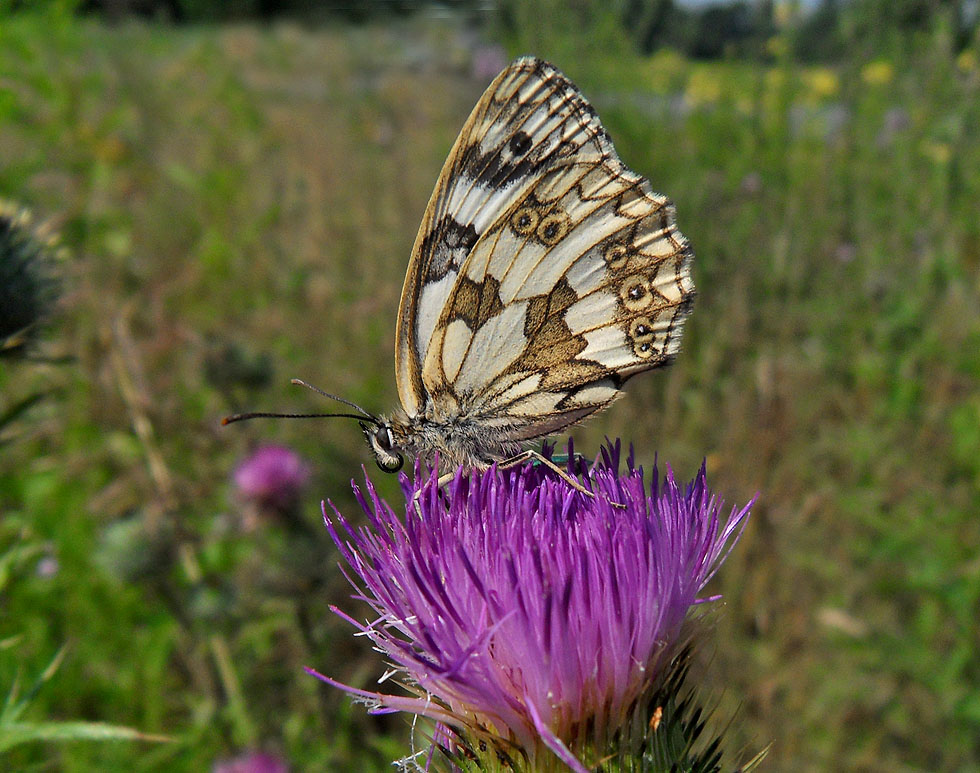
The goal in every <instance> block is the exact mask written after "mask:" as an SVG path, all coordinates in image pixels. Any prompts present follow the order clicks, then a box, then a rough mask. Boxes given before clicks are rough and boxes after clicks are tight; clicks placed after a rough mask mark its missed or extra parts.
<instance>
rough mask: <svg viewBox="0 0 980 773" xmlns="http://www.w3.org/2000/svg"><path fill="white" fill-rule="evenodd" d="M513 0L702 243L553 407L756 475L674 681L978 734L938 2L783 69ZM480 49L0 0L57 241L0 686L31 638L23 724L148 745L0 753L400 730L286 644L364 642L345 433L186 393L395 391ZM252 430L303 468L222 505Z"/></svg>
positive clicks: (880, 750)
mask: <svg viewBox="0 0 980 773" xmlns="http://www.w3.org/2000/svg"><path fill="white" fill-rule="evenodd" d="M518 29H522V30H523V32H522V36H517V37H514V36H511V37H510V38H508V39H507V40H506V41H505V44H506V46H507V56H510V55H516V54H519V53H535V54H537V55H540V56H543V57H545V58H549V59H552V60H553V61H554V62H555V63H556V64H557V65H558V66H559V67H561V68H562V69H563V70H565V71H566V72H567V73H568V75H569V76H570V77H571V78H572V79H573V80H575V81H576V82H577V83H578V84H579V86H580V87H581V88H582V89H583V91H584V92H585V93H586V95H587V96H589V98H590V99H591V100H592V102H593V104H594V105H595V106H596V108H597V110H598V111H599V113H600V115H601V116H602V118H603V121H604V123H605V125H606V127H607V128H608V130H609V131H610V133H611V134H612V137H613V139H614V141H615V142H616V146H617V148H618V149H619V152H620V154H621V156H622V157H623V159H624V160H625V161H626V162H627V164H628V165H629V166H631V167H632V168H633V169H636V170H637V171H640V172H642V173H643V174H645V175H647V176H648V177H649V178H650V179H651V180H652V181H653V184H654V187H655V188H656V189H658V190H660V191H663V192H666V193H668V194H669V195H670V196H671V197H672V198H673V199H674V201H675V203H676V206H677V210H678V221H679V225H680V227H681V229H682V230H683V232H684V233H685V234H686V235H687V236H688V237H689V238H690V240H691V242H692V244H693V246H694V248H695V251H696V254H697V260H696V265H695V281H696V283H697V286H698V292H699V295H698V300H697V303H696V306H695V311H694V314H693V315H692V317H691V319H690V322H689V323H688V327H687V332H686V334H685V336H686V337H685V343H684V348H683V351H682V353H681V355H680V357H679V358H678V360H677V363H676V364H675V365H674V366H673V367H672V368H670V369H669V370H667V371H664V372H659V373H654V374H650V375H645V376H643V377H640V378H638V379H636V380H634V381H633V382H631V383H630V385H629V388H628V395H627V397H626V398H625V399H623V400H622V401H620V402H619V403H617V404H616V405H615V406H613V407H612V408H611V409H610V410H609V411H607V412H606V413H604V414H603V415H601V416H600V417H598V418H596V419H595V420H593V421H591V422H590V423H589V424H587V425H586V426H584V427H582V428H580V429H577V430H576V431H575V432H574V433H573V434H574V437H575V445H576V448H577V449H579V450H583V451H585V452H586V453H587V452H588V449H594V448H597V447H598V444H599V443H600V441H601V439H602V438H603V436H610V437H622V438H624V439H625V440H631V441H632V442H633V443H634V444H635V445H636V449H637V455H638V457H639V458H640V460H641V461H643V462H645V463H646V464H649V463H651V462H652V461H653V459H654V456H655V455H657V454H659V458H660V460H661V461H662V462H663V461H666V462H668V463H670V464H671V465H672V466H673V468H674V469H675V470H676V471H677V474H678V478H679V479H690V478H691V477H693V475H694V473H695V471H696V470H697V468H698V466H699V465H700V463H701V461H702V458H704V457H706V458H707V466H708V476H709V480H710V482H711V486H712V488H713V489H714V490H715V491H718V492H721V493H723V494H724V495H725V496H726V497H727V498H728V499H729V501H730V502H732V503H744V502H745V501H747V500H748V499H749V498H750V497H752V496H753V495H754V494H755V493H756V492H759V494H760V498H759V503H758V504H757V505H756V507H755V509H754V512H753V517H752V521H751V522H750V524H749V527H748V530H747V532H746V534H745V537H744V538H743V540H742V542H741V544H740V545H739V547H738V548H737V549H736V551H735V552H734V553H733V554H732V556H731V558H730V559H729V561H728V563H727V564H726V565H725V567H724V568H723V570H722V572H721V573H720V575H719V577H718V578H716V580H715V581H714V586H713V587H714V590H715V591H716V592H719V593H722V594H724V597H725V599H726V604H725V607H724V608H723V610H722V611H721V612H720V613H719V614H717V616H716V617H715V618H713V624H714V628H713V630H712V631H711V632H710V633H709V634H708V636H707V637H706V638H707V639H708V650H709V653H708V654H709V656H710V657H709V658H706V661H707V662H706V663H705V665H704V667H703V673H702V676H701V678H702V680H703V681H704V683H705V684H706V685H707V689H708V690H713V691H714V693H713V694H716V695H717V696H718V698H717V702H718V704H719V708H718V716H719V717H722V718H724V717H727V716H729V715H731V713H733V712H737V714H736V719H735V721H734V722H733V723H732V725H731V728H730V730H729V731H728V734H727V738H728V739H729V743H730V746H731V747H732V748H733V749H736V750H737V749H740V748H745V749H746V750H748V751H749V752H750V754H751V753H754V751H756V750H758V749H759V748H760V747H761V746H764V745H765V744H767V743H769V742H770V741H771V742H773V747H772V751H771V753H770V756H769V759H768V761H767V762H766V764H765V765H764V766H763V768H762V769H768V770H797V771H816V770H833V769H837V770H854V771H894V770H908V771H913V770H921V771H939V770H949V771H953V770H957V771H969V770H980V740H978V739H980V689H978V685H980V655H978V652H980V633H978V631H980V627H978V626H977V618H978V612H980V518H978V517H977V516H978V513H980V218H978V201H980V129H978V127H980V59H978V54H980V50H978V48H977V42H976V41H974V42H973V43H972V45H971V46H968V47H966V48H965V49H963V50H955V49H954V48H953V47H952V46H951V44H950V36H949V35H948V34H947V32H946V30H944V28H943V27H942V25H937V26H936V27H935V28H934V29H932V30H930V31H929V33H928V34H926V33H923V34H921V35H919V36H918V37H916V38H915V40H914V41H913V43H914V44H910V45H907V46H904V47H895V48H893V49H890V50H884V51H881V52H878V53H876V55H875V56H873V57H868V56H864V55H862V56H860V57H859V56H853V57H847V56H844V57H842V58H841V59H840V61H839V62H837V63H834V64H824V65H806V66H804V65H800V64H797V63H795V62H794V61H793V60H792V59H791V58H790V57H789V56H788V55H787V54H786V51H785V46H784V45H782V44H781V41H780V38H779V35H778V34H777V35H776V36H775V37H774V38H773V39H772V40H771V41H770V42H769V46H770V48H769V51H770V55H769V57H768V60H767V61H764V62H751V61H746V60H741V61H717V62H695V61H691V60H688V59H686V58H684V57H682V56H680V55H678V54H676V53H671V52H670V51H668V50H661V51H659V52H657V53H654V54H652V55H650V56H645V57H641V56H639V55H636V54H634V53H632V52H631V51H630V50H629V49H627V48H623V47H617V46H615V45H613V44H612V43H609V45H608V46H607V45H605V43H606V42H608V41H610V40H612V39H613V38H614V36H615V35H614V31H609V32H608V33H602V34H597V35H596V36H594V38H593V39H592V43H593V45H589V46H583V45H581V43H582V40H581V39H579V40H577V41H576V39H574V38H570V37H568V36H566V35H564V33H563V32H562V30H557V31H555V30H549V29H545V28H544V27H539V28H535V29H534V30H530V26H528V27H524V28H521V27H519V28H518ZM529 30H530V31H529ZM488 45H489V44H488V43H486V42H481V41H480V39H479V37H478V36H477V35H476V34H475V33H473V32H471V31H470V30H468V29H466V28H464V27H463V25H462V24H461V23H460V22H458V21H455V20H454V19H452V18H448V19H447V18H432V17H427V16H421V17H416V18H413V19H407V20H400V21H397V22H393V23H389V24H369V25H366V26H346V25H334V26H330V25H324V26H321V27H317V28H306V27H303V26H300V25H297V24H294V23H288V22H279V23H276V24H273V25H270V26H265V27H260V26H255V25H249V24H237V25H226V26H189V27H180V28H173V27H166V26H155V25H149V24H140V23H132V22H130V23H124V24H120V25H116V26H104V25H101V24H100V23H98V22H97V21H94V20H79V19H78V18H76V17H74V16H70V15H67V14H60V13H58V12H57V11H51V12H49V13H47V14H44V15H32V14H17V15H14V16H11V17H9V18H4V19H3V20H2V23H0V50H2V51H3V55H2V57H0V84H2V89H0V159H2V161H0V195H2V196H4V197H6V198H8V199H13V200H16V201H17V202H19V203H21V204H24V205H27V206H30V207H31V208H32V209H33V210H34V211H35V213H37V214H38V215H40V216H43V217H45V218H48V219H50V220H51V221H52V222H53V223H54V224H55V225H56V226H57V228H58V230H59V231H60V232H61V234H62V238H63V241H64V243H65V244H66V245H67V246H68V247H69V248H70V251H71V257H70V259H69V260H68V261H67V263H66V264H65V265H64V274H65V278H64V292H63V298H62V303H61V307H60V311H59V314H58V317H57V320H56V322H55V324H54V325H53V327H52V330H51V332H50V334H49V335H48V337H47V339H46V340H45V341H44V342H43V347H42V353H43V354H45V355H46V358H47V360H48V361H45V360H43V359H42V360H41V361H33V362H31V361H18V362H5V361H0V414H2V413H3V410H4V409H6V408H7V407H9V406H10V405H13V404H14V402H15V401H16V400H17V399H18V396H20V397H23V396H25V395H29V394H32V393H35V392H37V393H44V394H45V398H44V399H43V400H41V401H40V402H39V403H38V404H37V405H35V406H34V407H33V408H32V409H31V410H30V412H28V413H27V414H25V415H23V416H21V417H19V419H18V420H17V421H16V422H10V423H8V425H7V426H5V427H4V428H3V430H2V431H3V434H2V435H0V441H2V445H0V513H2V515H0V557H2V560H0V692H2V694H5V695H6V694H8V693H9V691H10V690H11V687H12V685H13V684H14V683H15V682H17V681H18V680H20V681H27V682H29V681H30V680H31V679H33V678H34V677H35V676H36V675H37V674H39V673H40V672H42V671H43V670H44V668H45V667H46V666H47V665H48V663H49V662H50V661H51V659H52V658H53V657H54V656H55V655H56V653H58V652H59V650H60V649H61V648H62V647H63V646H66V653H65V656H64V659H63V661H62V662H61V665H60V669H59V670H58V672H57V673H56V674H55V675H54V676H53V677H52V678H51V679H49V680H47V681H46V682H45V683H44V684H43V685H42V687H41V689H39V690H38V692H37V694H36V695H34V696H32V700H31V705H30V707H29V709H28V711H27V715H26V716H27V718H28V719H32V720H34V721H46V720H51V719H61V720H68V719H85V720H92V721H102V722H107V723H112V724H116V725H125V726H128V727H132V728H135V729H138V730H141V731H144V732H146V733H154V734H164V735H167V736H170V737H171V739H172V740H171V741H170V742H169V743H149V742H132V741H125V742H122V741H120V742H111V743H101V744H100V743H91V742H80V741H79V742H73V743H68V744H58V745H54V744H50V745H48V744H40V743H38V744H26V745H21V746H18V747H16V748H14V749H12V750H9V751H7V752H6V753H3V754H2V755H0V767H2V768H5V769H21V768H30V769H38V770H55V769H57V770H63V771H69V772H72V771H90V770H134V771H142V770H146V771H149V770H168V771H181V770H186V771H200V770H205V769H208V767H209V766H210V765H211V764H212V762H213V761H214V760H215V759H218V758H221V757H227V756H229V755H233V754H235V753H236V752H238V751H240V750H242V749H246V748H255V747H262V748H266V749H270V750H273V751H276V752H277V753H279V754H280V755H281V756H282V757H283V758H284V759H286V760H288V761H289V762H290V764H291V765H292V766H293V767H294V769H296V770H379V771H380V770H385V769H387V768H388V765H389V764H390V761H391V760H392V759H395V758H397V757H401V756H403V755H404V754H406V753H407V751H408V740H407V739H408V736H409V728H408V727H407V726H406V723H405V721H404V720H403V719H401V718H398V717H388V718H384V717H382V718H372V717H368V716H367V714H366V712H365V711H364V708H363V707H361V706H355V705H352V704H351V702H350V701H349V700H348V698H346V697H344V696H343V695H341V694H340V693H339V692H338V691H331V690H330V689H328V688H326V687H325V686H324V685H322V684H321V683H319V682H318V681H317V680H315V679H313V678H312V677H309V676H307V675H306V674H304V672H303V670H302V669H303V666H313V667H315V668H316V669H317V670H318V671H320V672H321V673H325V674H329V675H331V676H334V677H336V678H338V679H341V680H342V681H345V682H347V683H350V684H355V685H357V686H362V687H367V686H369V685H371V684H373V683H374V681H375V680H376V679H377V678H378V677H380V676H381V674H382V668H381V666H380V664H379V663H378V661H377V658H376V656H375V654H374V653H372V652H370V651H368V648H367V647H365V646H363V645H364V644H365V642H364V641H363V640H355V639H354V638H353V637H352V636H351V635H350V629H349V627H348V626H346V624H344V623H343V622H341V621H339V620H338V619H337V618H335V616H334V615H333V614H332V613H331V612H330V611H329V609H328V606H329V605H330V604H337V605H339V606H341V607H342V608H343V609H345V610H346V611H347V612H349V613H353V614H355V616H363V615H364V614H366V612H365V610H363V609H360V608H359V607H358V606H357V604H356V603H355V602H353V601H351V600H350V599H349V593H350V590H349V586H348V585H347V583H346V581H345V580H344V579H343V577H342V575H341V573H340V570H339V569H338V567H337V561H338V555H337V552H336V549H335V548H334V547H333V546H332V544H329V541H328V539H327V538H326V534H325V533H324V531H323V529H322V527H321V522H320V514H319V500H320V499H321V498H330V499H331V500H333V501H334V502H335V503H336V504H337V506H338V508H340V509H341V510H342V511H343V512H346V513H348V514H349V515H351V516H354V514H355V513H356V507H355V505H354V504H353V499H352V497H351V495H350V489H349V483H348V482H349V480H350V479H351V478H352V477H359V476H360V474H361V473H360V465H362V464H365V465H367V464H371V462H370V459H369V456H368V452H367V450H366V449H365V448H364V447H363V438H362V437H361V433H360V431H359V430H358V428H357V426H356V425H354V424H353V422H345V421H339V420H337V421H333V422H329V421H328V422H323V423H315V422H309V423H290V422H280V423H262V422H254V423H252V424H246V425H239V426H233V427H228V428H221V427H220V426H219V420H220V418H221V416H223V415H224V414H227V413H230V412H233V411H236V410H243V409H260V408H261V409H287V408H292V409H296V410H324V409H325V407H324V405H323V403H322V402H321V401H320V400H319V398H318V397H317V396H316V395H314V394H313V393H310V392H307V391H305V390H301V389H299V388H297V387H291V386H289V384H288V379H289V378H290V377H293V376H297V377H302V378H304V379H306V380H308V381H310V382H312V383H314V384H317V385H319V386H321V387H323V388H324V389H327V390H329V391H331V392H335V393H338V394H342V395H344V396H346V397H348V398H350V399H352V400H354V401H356V402H358V403H361V404H363V405H365V406H366V407H367V408H369V409H370V410H375V411H384V410H388V409H390V408H391V407H392V406H394V405H395V402H396V399H397V398H396V395H395V390H394V378H393V368H392V363H393V337H394V323H395V309H396V306H397V303H398V297H399V293H400V290H401V282H402V277H403V275H404V269H405V266H406V263H407V260H408V255H409V251H410V248H411V245H412V240H413V238H414V236H415V231H416V229H417V227H418V223H419V220H420V218H421V214H422V211H423V209H424V207H425V204H426V201H427V199H428V196H429V194H430V192H431V189H432V185H433V183H434V181H435V178H436V175H437V174H438V171H439V169H440V168H441V164H442V161H443V159H444V157H445V154H446V152H447V151H448V149H449V147H450V145H451V143H452V141H453V139H454V137H455V135H456V132H457V131H458V129H459V127H460V126H461V125H462V122H463V120H464V119H465V117H466V115H467V113H468V111H469V109H470V107H471V106H472V104H473V103H474V102H475V100H476V99H477V98H478V96H479V95H480V93H481V92H482V90H483V88H484V87H485V86H486V84H487V82H488V81H489V79H490V77H491V76H492V73H485V72H480V71H479V68H478V67H476V68H475V67H474V63H475V61H476V58H475V57H474V54H473V47H474V46H479V47H480V50H481V51H483V52H484V53H485V54H487V52H489V53H492V52H493V50H494V49H492V48H487V46H488ZM488 56H489V55H488ZM507 56H505V57H504V58H503V59H502V60H501V61H502V62H505V61H506V59H507ZM489 58H490V60H492V57H489ZM64 355H68V356H70V358H71V361H70V362H62V361H59V358H60V357H62V356H64ZM273 440H274V441H277V442H281V443H286V444H289V445H291V446H292V447H294V448H296V449H297V450H299V451H300V452H301V453H302V454H303V455H304V456H305V457H306V459H308V460H309V461H310V463H311V466H312V469H313V471H314V483H313V485H312V486H311V488H310V489H309V492H308V494H307V497H306V500H305V502H304V504H303V507H302V512H301V515H300V517H299V518H298V519H295V520H293V521H269V522H262V523H260V524H259V525H258V526H257V527H255V528H251V529H246V528H244V527H243V526H242V523H241V521H240V519H239V511H240V509H241V506H240V503H239V502H238V501H237V500H236V499H235V497H234V496H233V487H232V482H231V472H232V470H233V469H234V467H235V465H236V463H237V461H238V460H240V459H241V458H242V457H243V456H244V455H245V454H246V453H247V451H248V450H249V449H250V448H251V447H253V446H255V445H257V444H259V443H260V442H266V441H273ZM372 476H373V478H374V480H375V482H376V483H378V484H379V485H380V486H382V487H383V489H384V491H385V492H386V493H389V494H393V493H394V492H395V491H396V482H395V481H394V479H393V478H388V479H382V476H381V474H380V473H377V471H372ZM41 559H50V560H48V561H47V563H45V564H44V566H45V567H46V568H45V570H44V571H40V570H39V566H40V561H41Z"/></svg>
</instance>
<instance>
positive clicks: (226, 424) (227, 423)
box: [221, 416, 231, 427]
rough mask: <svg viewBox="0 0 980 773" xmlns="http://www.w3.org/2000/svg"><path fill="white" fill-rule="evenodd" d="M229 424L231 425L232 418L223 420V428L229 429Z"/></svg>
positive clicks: (228, 417)
mask: <svg viewBox="0 0 980 773" xmlns="http://www.w3.org/2000/svg"><path fill="white" fill-rule="evenodd" d="M229 424H231V416H225V417H224V418H223V419H222V420H221V426H222V427H227V426H228V425H229Z"/></svg>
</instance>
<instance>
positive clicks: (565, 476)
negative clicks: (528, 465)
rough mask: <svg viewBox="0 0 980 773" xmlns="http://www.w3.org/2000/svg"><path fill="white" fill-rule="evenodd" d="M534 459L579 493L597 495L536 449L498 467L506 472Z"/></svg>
mask: <svg viewBox="0 0 980 773" xmlns="http://www.w3.org/2000/svg"><path fill="white" fill-rule="evenodd" d="M532 459H533V460H534V461H536V462H537V463H538V464H543V465H544V466H545V467H547V468H548V469H549V470H551V471H552V472H554V473H555V474H556V475H557V476H558V477H559V478H561V479H562V480H563V481H565V482H566V483H567V484H568V485H569V486H571V487H572V488H573V489H575V490H576V491H579V492H581V493H583V494H586V495H588V496H590V497H594V496H595V494H593V493H592V492H591V491H589V490H588V489H587V488H585V486H583V485H582V484H581V483H579V482H578V481H577V480H575V478H573V477H572V476H571V475H569V474H568V473H567V472H565V471H564V470H563V469H562V468H561V467H559V466H558V465H557V464H555V463H554V462H553V461H551V459H549V458H548V457H547V456H542V455H541V454H540V453H538V452H537V451H535V450H534V449H529V450H527V451H523V452H521V453H519V454H518V455H517V456H512V457H511V458H510V459H505V460H504V461H502V462H500V464H498V465H497V469H499V470H506V469H508V468H510V467H518V466H520V465H522V464H524V462H529V461H531V460H532Z"/></svg>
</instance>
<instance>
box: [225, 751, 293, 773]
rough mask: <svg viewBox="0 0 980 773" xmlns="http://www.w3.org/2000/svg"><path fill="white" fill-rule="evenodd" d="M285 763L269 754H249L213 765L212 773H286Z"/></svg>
mask: <svg viewBox="0 0 980 773" xmlns="http://www.w3.org/2000/svg"><path fill="white" fill-rule="evenodd" d="M288 770H289V768H287V767H286V763H285V762H283V761H282V760H280V759H279V758H277V757H273V756H272V755H271V754H265V753H263V752H249V753H248V754H243V755H242V756H241V757H235V759H233V760H225V761H223V762H218V763H215V766H214V768H213V771H212V773H288Z"/></svg>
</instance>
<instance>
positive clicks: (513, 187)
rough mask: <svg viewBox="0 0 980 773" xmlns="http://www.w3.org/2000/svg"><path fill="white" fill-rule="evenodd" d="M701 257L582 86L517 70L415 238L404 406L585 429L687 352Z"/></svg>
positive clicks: (403, 351) (489, 106)
mask: <svg viewBox="0 0 980 773" xmlns="http://www.w3.org/2000/svg"><path fill="white" fill-rule="evenodd" d="M691 260H692V254H691V251H690V249H689V248H688V245H687V241H686V240H685V239H684V237H683V236H682V235H681V234H680V232H679V231H678V230H677V228H676V225H675V223H674V211H673V206H672V205H671V204H670V202H669V201H668V200H667V199H666V198H665V197H663V196H660V195H658V194H655V193H654V192H653V191H652V189H651V187H650V184H649V182H648V181H647V180H646V179H644V178H642V177H640V176H639V175H637V174H635V173H634V172H631V171H630V170H629V169H627V168H626V167H625V166H624V165H623V163H622V162H621V161H620V160H619V158H618V157H617V156H616V153H615V151H614V149H613V147H612V143H611V142H610V140H609V137H608V135H607V134H606V132H605V130H604V129H603V128H602V126H601V124H600V123H599V120H598V117H597V116H596V114H595V111H594V110H593V109H592V107H591V106H590V105H589V104H588V102H587V101H586V100H585V98H584V97H583V96H582V95H581V94H580V93H579V91H578V90H577V89H576V88H575V86H574V85H573V84H572V83H571V82H569V81H568V80H567V79H566V78H565V77H564V76H563V75H562V74H561V73H560V72H558V71H557V70H556V69H555V68H554V67H552V66H551V65H549V64H547V63H545V62H541V61H540V60H536V59H529V58H525V59H519V60H517V61H516V62H514V63H513V64H512V65H511V66H510V67H508V68H507V69H506V70H505V71H504V72H503V73H501V75H500V76H498V78H497V79H496V80H495V81H494V82H493V83H492V84H491V86H490V87H489V88H488V90H487V92H486V93H485V94H484V96H483V98H482V99H481V100H480V102H479V103H478V105H477V106H476V108H475V109H474V111H473V113H472V115H471V116H470V118H469V120H468V121H467V123H466V126H465V127H464V129H463V131H462V132H461V134H460V137H459V138H458V139H457V141H456V145H455V146H454V148H453V151H452V153H451V154H450V157H449V160H448V161H447V162H446V165H445V167H444V169H443V173H442V176H441V177H440V182H439V183H438V184H437V186H436V190H435V192H434V193H433V198H432V201H431V202H430V205H429V209H428V210H427V212H426V217H425V219H424V221H423V224H422V228H421V230H420V233H419V237H418V239H417V240H416V249H415V252H414V253H413V259H412V264H411V266H410V269H409V274H408V277H407V278H406V284H405V288H404V290H403V294H402V303H401V308H400V313H399V320H398V329H399V332H398V352H399V360H398V364H397V372H398V379H399V393H400V395H401V398H402V402H403V404H404V406H405V408H406V410H408V411H409V412H413V409H414V410H415V411H417V410H418V409H419V408H420V407H421V406H423V405H426V404H430V405H431V406H432V408H433V410H434V413H435V415H440V416H466V417H469V418H472V419H474V420H479V421H482V422H484V423H486V424H488V425H491V426H497V427H499V431H500V432H501V433H502V434H503V437H502V438H501V439H505V440H512V441H520V440H525V439H529V438H533V437H538V436H541V435H547V434H550V433H552V432H554V431H556V430H558V429H560V428H562V427H564V426H567V425H568V424H571V423H574V422H576V421H579V420H581V419H583V418H584V417H585V416H587V415H589V414H590V413H592V412H593V411H595V410H598V409H599V408H601V407H603V406H605V405H607V404H608V403H609V402H611V401H612V400H613V399H615V398H616V397H617V396H618V395H619V393H620V391H619V390H620V387H621V386H622V383H623V381H624V380H625V379H626V378H628V377H630V376H632V375H634V374H636V373H639V372H641V371H644V370H647V369H650V368H653V367H657V366H659V365H664V364H667V363H668V362H669V361H670V360H671V359H672V358H673V356H674V355H675V354H676V352H677V350H678V346H679V342H680V332H681V328H682V325H683V322H684V318H685V316H686V314H687V312H688V310H689V307H690V304H691V301H692V300H693V291H694V286H693V282H692V281H691V274H690V268H691Z"/></svg>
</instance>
